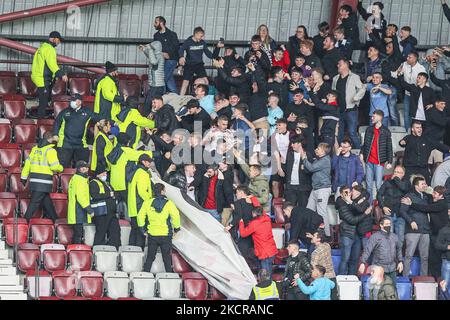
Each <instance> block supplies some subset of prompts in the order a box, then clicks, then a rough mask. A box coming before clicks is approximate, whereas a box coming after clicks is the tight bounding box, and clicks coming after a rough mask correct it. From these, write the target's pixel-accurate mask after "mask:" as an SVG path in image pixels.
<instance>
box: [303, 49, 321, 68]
mask: <svg viewBox="0 0 450 320" xmlns="http://www.w3.org/2000/svg"><path fill="white" fill-rule="evenodd" d="M304 57H305V65H306V66H310V67H311V69H314V68H322V61H320V58H319V57H318V56H317V55H316V54H315V53H314V52H313V53H311V55H309V56H304Z"/></svg>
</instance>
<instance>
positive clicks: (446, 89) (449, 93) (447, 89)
mask: <svg viewBox="0 0 450 320" xmlns="http://www.w3.org/2000/svg"><path fill="white" fill-rule="evenodd" d="M430 80H431V81H433V83H434V84H435V85H437V86H438V87H441V88H442V93H441V95H442V98H443V99H444V100H445V102H446V103H447V108H446V109H447V114H450V111H449V110H448V109H449V108H448V106H449V105H450V79H445V80H443V79H439V78H437V77H436V75H435V74H434V72H430Z"/></svg>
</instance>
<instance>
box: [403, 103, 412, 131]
mask: <svg viewBox="0 0 450 320" xmlns="http://www.w3.org/2000/svg"><path fill="white" fill-rule="evenodd" d="M410 104H411V96H408V95H406V94H405V98H404V99H403V116H404V117H405V129H406V132H408V129H409V128H410V127H411V117H410V116H409V106H410Z"/></svg>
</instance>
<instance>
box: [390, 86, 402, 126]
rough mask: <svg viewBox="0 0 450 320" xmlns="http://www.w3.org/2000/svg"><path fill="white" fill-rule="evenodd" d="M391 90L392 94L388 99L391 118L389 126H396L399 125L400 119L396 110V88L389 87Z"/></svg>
mask: <svg viewBox="0 0 450 320" xmlns="http://www.w3.org/2000/svg"><path fill="white" fill-rule="evenodd" d="M389 88H390V89H391V90H392V94H391V95H390V96H389V98H388V107H389V116H390V118H391V126H398V125H399V124H400V118H399V116H398V110H397V88H395V87H394V86H389Z"/></svg>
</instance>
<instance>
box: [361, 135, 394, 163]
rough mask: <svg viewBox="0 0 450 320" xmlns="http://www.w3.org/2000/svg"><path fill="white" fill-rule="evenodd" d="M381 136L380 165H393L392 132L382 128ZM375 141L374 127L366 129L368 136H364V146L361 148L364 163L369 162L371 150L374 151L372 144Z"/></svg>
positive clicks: (379, 142)
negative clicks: (387, 163)
mask: <svg viewBox="0 0 450 320" xmlns="http://www.w3.org/2000/svg"><path fill="white" fill-rule="evenodd" d="M379 130H380V135H379V137H378V160H379V161H380V163H386V162H389V163H392V157H393V153H392V137H391V132H390V131H389V129H388V128H386V127H385V126H381V127H380V129H379ZM373 139H374V126H369V127H368V128H367V129H366V134H365V136H364V144H363V146H362V147H361V151H362V154H363V156H364V161H365V162H367V160H368V159H369V155H370V150H371V149H372V143H373Z"/></svg>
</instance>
